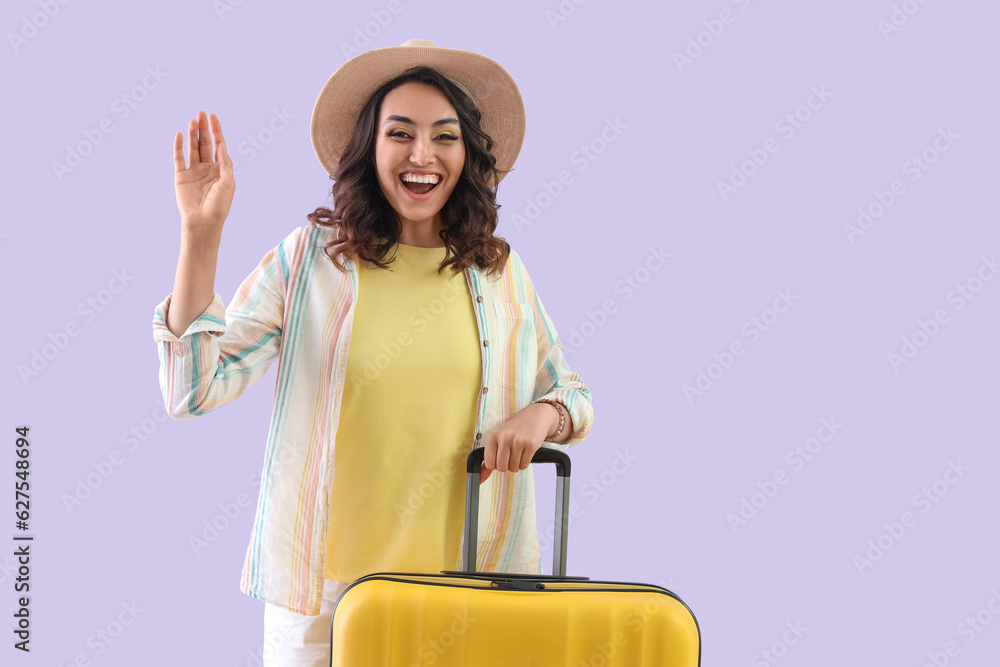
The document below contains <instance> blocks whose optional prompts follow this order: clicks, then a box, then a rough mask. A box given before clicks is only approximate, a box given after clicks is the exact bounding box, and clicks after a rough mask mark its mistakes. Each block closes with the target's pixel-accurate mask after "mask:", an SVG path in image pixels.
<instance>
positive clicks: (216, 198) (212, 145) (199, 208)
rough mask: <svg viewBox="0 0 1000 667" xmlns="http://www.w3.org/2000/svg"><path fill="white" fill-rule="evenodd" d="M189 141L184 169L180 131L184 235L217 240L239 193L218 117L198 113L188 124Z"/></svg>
mask: <svg viewBox="0 0 1000 667" xmlns="http://www.w3.org/2000/svg"><path fill="white" fill-rule="evenodd" d="M209 126H211V129H212V131H211V137H210V135H209ZM188 138H189V142H188V143H189V148H188V157H189V161H190V163H191V165H190V166H189V167H187V168H185V166H184V136H183V134H182V133H180V132H178V133H177V134H176V135H174V189H175V191H176V193H177V210H178V211H179V212H180V214H181V222H182V225H183V228H184V231H185V232H189V233H194V234H198V235H203V234H208V235H213V236H215V237H216V238H218V237H221V235H222V225H223V223H225V221H226V217H228V216H229V209H230V207H231V206H232V204H233V194H234V193H235V192H236V181H235V179H234V178H233V161H232V160H231V159H230V158H229V153H228V152H227V151H226V140H225V139H223V137H222V124H221V123H220V122H219V118H218V116H216V115H215V114H209V115H205V112H204V111H199V112H198V118H197V119H194V120H191V122H190V123H188ZM213 158H214V160H213Z"/></svg>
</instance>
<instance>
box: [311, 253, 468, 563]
mask: <svg viewBox="0 0 1000 667" xmlns="http://www.w3.org/2000/svg"><path fill="white" fill-rule="evenodd" d="M393 252H395V259H393V261H392V263H391V264H390V265H389V266H390V270H385V269H379V268H377V267H375V266H373V265H372V264H370V263H369V262H364V261H361V262H359V272H358V297H357V302H356V303H355V313H354V324H353V328H352V331H351V343H350V349H349V351H348V356H347V370H346V374H347V377H346V381H345V383H344V395H343V398H342V403H341V408H340V410H341V413H340V424H339V426H338V428H337V436H336V437H337V439H336V444H335V447H336V448H335V452H334V473H333V486H332V489H331V493H330V519H329V525H328V530H327V548H326V563H325V566H324V577H325V578H326V579H333V580H335V581H348V582H349V581H354V580H356V579H358V578H360V577H362V576H364V575H366V574H370V573H372V572H433V573H437V572H440V571H441V570H451V569H454V566H455V560H456V559H457V557H458V549H459V544H460V542H461V537H462V524H463V521H464V519H465V479H466V473H465V462H466V458H467V456H468V453H469V451H470V450H471V447H472V442H473V437H474V435H475V427H476V424H475V421H476V407H477V404H478V399H479V392H480V387H481V382H482V357H481V354H482V352H481V350H480V349H479V329H478V327H477V326H476V320H475V311H474V309H473V306H472V299H471V297H470V294H469V288H468V286H467V283H466V277H465V274H464V273H459V274H458V275H456V276H454V277H453V276H452V271H451V268H450V267H448V268H446V269H445V270H444V271H443V272H442V273H441V274H438V273H437V267H438V264H439V263H440V262H441V261H442V260H443V259H444V256H445V248H420V247H416V246H407V245H401V244H398V243H397V244H396V247H395V248H394V249H393V250H390V251H389V254H388V257H393Z"/></svg>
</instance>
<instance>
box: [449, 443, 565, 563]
mask: <svg viewBox="0 0 1000 667" xmlns="http://www.w3.org/2000/svg"><path fill="white" fill-rule="evenodd" d="M485 455H486V450H485V448H483V447H476V448H475V449H473V450H472V451H471V452H469V458H468V464H467V466H466V473H467V478H466V484H465V527H464V529H463V531H464V532H463V537H464V540H465V549H464V550H463V551H462V571H464V572H477V570H476V547H477V546H478V542H479V484H480V482H479V476H480V471H481V470H482V467H483V458H484V457H485ZM531 462H532V463H554V464H555V465H556V508H555V534H556V535H558V538H557V539H556V540H555V541H554V542H553V544H552V574H553V575H554V576H560V577H564V576H566V541H567V540H566V538H567V530H568V528H569V474H570V462H569V455H568V454H566V452H563V451H561V450H558V449H555V448H553V447H545V446H544V445H543V446H542V447H540V448H539V449H538V450H537V451H536V452H535V453H534V455H533V456H532V457H531ZM521 472H523V471H521Z"/></svg>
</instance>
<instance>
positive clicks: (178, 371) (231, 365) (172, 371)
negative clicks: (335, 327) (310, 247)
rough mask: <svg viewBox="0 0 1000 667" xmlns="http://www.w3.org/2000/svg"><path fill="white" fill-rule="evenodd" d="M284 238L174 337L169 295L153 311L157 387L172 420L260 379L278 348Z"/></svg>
mask: <svg viewBox="0 0 1000 667" xmlns="http://www.w3.org/2000/svg"><path fill="white" fill-rule="evenodd" d="M287 240H288V239H286V240H285V241H282V243H281V244H279V245H278V246H276V247H275V248H273V249H271V250H270V251H269V252H268V253H267V254H266V255H265V256H264V258H263V259H262V260H261V261H260V263H259V264H258V265H257V268H256V269H254V271H253V272H252V273H251V274H250V275H249V276H247V277H246V279H245V280H244V281H243V283H242V284H241V285H240V287H239V289H238V290H237V292H236V295H235V296H234V297H233V300H232V301H231V302H230V304H229V307H228V308H223V305H222V297H221V296H220V295H219V293H218V292H215V293H214V295H213V299H212V303H211V304H210V305H209V306H208V308H206V309H205V311H204V312H203V313H201V314H200V315H199V316H198V317H197V318H196V319H195V320H194V321H193V322H192V323H191V324H190V325H189V326H188V328H187V330H186V331H185V332H184V333H183V334H181V335H180V336H175V335H174V334H173V333H172V332H171V331H170V329H168V328H167V312H168V309H169V308H170V300H171V298H172V297H173V294H169V295H167V297H166V298H165V299H164V300H163V301H162V302H160V303H159V304H158V305H157V306H156V308H155V309H154V312H153V339H154V340H155V341H156V345H157V351H158V354H159V358H160V391H161V392H162V394H163V401H164V406H165V407H166V409H167V412H168V413H169V414H170V416H171V417H173V418H174V419H190V418H192V417H198V416H200V415H203V414H205V413H208V412H211V411H212V410H215V409H216V408H218V407H221V406H223V405H225V404H226V403H229V402H231V401H234V400H236V399H237V398H239V397H240V396H241V395H242V394H243V392H245V391H246V390H247V389H248V388H249V387H250V385H252V384H254V383H255V382H257V381H258V380H260V379H261V378H262V377H264V375H265V374H266V373H267V370H268V369H269V368H270V366H271V364H272V363H273V362H274V361H275V359H277V357H278V353H279V351H280V349H281V325H282V317H283V315H284V301H285V300H284V295H285V284H286V280H287V262H285V253H284V248H285V243H286V241H287Z"/></svg>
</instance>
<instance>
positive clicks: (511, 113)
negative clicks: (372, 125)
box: [309, 39, 525, 182]
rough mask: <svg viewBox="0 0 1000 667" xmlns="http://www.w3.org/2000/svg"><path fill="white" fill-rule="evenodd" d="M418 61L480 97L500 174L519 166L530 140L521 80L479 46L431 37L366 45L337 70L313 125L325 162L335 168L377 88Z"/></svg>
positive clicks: (485, 129)
mask: <svg viewBox="0 0 1000 667" xmlns="http://www.w3.org/2000/svg"><path fill="white" fill-rule="evenodd" d="M418 65H426V66H428V67H431V68H433V69H435V70H437V71H438V72H440V73H441V74H442V75H443V76H445V77H447V78H448V79H451V80H452V81H453V82H455V83H457V84H458V85H459V87H461V88H463V89H465V92H466V93H468V94H469V96H470V97H472V99H473V100H474V101H475V103H476V106H477V107H478V108H479V111H480V113H481V114H482V119H481V121H480V125H481V127H482V130H483V132H485V133H486V134H488V135H490V137H492V139H493V142H494V143H493V149H492V152H493V155H494V156H496V159H497V164H496V167H497V170H499V171H500V173H499V174H498V178H499V180H503V178H504V176H505V174H504V171H506V170H509V169H510V168H511V167H513V166H514V161H515V160H516V159H517V156H518V153H520V152H521V144H523V143H524V128H525V110H524V100H523V99H522V98H521V91H520V90H518V87H517V83H515V82H514V78H513V77H512V76H511V75H510V73H509V72H508V71H507V70H506V69H504V68H503V67H502V66H501V65H500V64H499V63H498V62H496V61H495V60H493V59H492V58H488V57H486V56H484V55H482V54H479V53H475V52H473V51H463V50H461V49H443V48H441V47H439V46H438V45H437V44H435V43H434V42H432V41H431V40H429V39H411V40H408V41H406V42H403V44H402V45H401V46H389V47H386V48H382V49H372V50H370V51H365V52H363V53H360V54H358V55H356V56H355V57H353V58H351V59H350V60H348V61H347V62H345V63H344V64H343V65H341V66H340V67H339V68H338V69H337V71H336V72H334V73H333V76H331V77H330V78H329V80H327V82H326V85H324V86H323V89H322V90H321V91H320V93H319V97H318V98H317V100H316V106H315V107H314V108H313V114H312V123H311V125H310V128H309V135H310V137H311V138H312V143H313V149H314V150H315V151H316V157H318V158H319V161H320V164H322V165H323V168H324V169H326V172H327V173H328V174H333V172H334V170H335V169H336V168H337V165H338V164H339V163H340V157H341V156H342V155H343V153H344V150H345V149H346V148H347V144H348V143H349V141H350V138H351V134H352V133H353V132H354V125H355V123H356V122H357V120H358V115H359V114H360V113H361V109H362V108H363V107H364V106H365V104H366V103H367V102H368V99H369V98H370V97H371V96H372V93H374V92H375V91H376V90H377V89H378V88H379V87H380V86H381V85H382V84H384V83H385V82H386V81H389V80H390V79H394V78H395V77H397V76H399V75H400V74H402V73H403V72H405V71H406V70H408V69H409V68H411V67H416V66H418ZM498 182H499V181H498Z"/></svg>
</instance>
